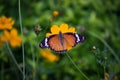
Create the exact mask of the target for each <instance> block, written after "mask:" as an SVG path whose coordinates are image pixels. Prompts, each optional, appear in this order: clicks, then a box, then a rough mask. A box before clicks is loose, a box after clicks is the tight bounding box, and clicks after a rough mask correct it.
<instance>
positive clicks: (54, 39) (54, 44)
mask: <svg viewBox="0 0 120 80" xmlns="http://www.w3.org/2000/svg"><path fill="white" fill-rule="evenodd" d="M48 44H49V46H50V48H51V49H52V50H54V51H55V52H63V51H66V50H67V47H66V41H65V39H64V38H63V45H62V44H61V41H60V37H59V35H53V36H51V37H50V39H49V40H48Z"/></svg>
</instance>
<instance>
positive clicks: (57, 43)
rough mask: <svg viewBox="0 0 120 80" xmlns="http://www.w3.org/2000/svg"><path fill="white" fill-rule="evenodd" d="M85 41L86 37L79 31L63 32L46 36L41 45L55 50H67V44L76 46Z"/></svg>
mask: <svg viewBox="0 0 120 80" xmlns="http://www.w3.org/2000/svg"><path fill="white" fill-rule="evenodd" d="M83 41H85V37H84V36H82V35H80V34H77V33H72V32H68V33H61V32H59V34H54V35H51V36H49V37H46V38H45V39H44V40H43V41H42V42H41V43H40V44H39V46H40V47H41V48H50V49H51V50H52V51H54V52H66V51H67V46H70V47H74V46H76V45H77V44H78V43H81V42H83Z"/></svg>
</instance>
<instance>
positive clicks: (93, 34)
mask: <svg viewBox="0 0 120 80" xmlns="http://www.w3.org/2000/svg"><path fill="white" fill-rule="evenodd" d="M88 33H89V34H90V35H92V36H93V37H96V38H97V39H99V40H100V41H101V42H102V43H103V44H104V45H105V46H106V47H107V48H108V49H109V51H110V52H111V53H112V55H113V56H114V57H115V59H116V61H118V63H120V59H119V57H118V56H117V55H116V53H115V51H114V50H113V49H112V48H111V47H110V46H109V45H108V44H107V43H106V41H105V40H103V39H102V38H101V37H100V36H98V35H96V34H95V33H93V32H90V31H89V32H88Z"/></svg>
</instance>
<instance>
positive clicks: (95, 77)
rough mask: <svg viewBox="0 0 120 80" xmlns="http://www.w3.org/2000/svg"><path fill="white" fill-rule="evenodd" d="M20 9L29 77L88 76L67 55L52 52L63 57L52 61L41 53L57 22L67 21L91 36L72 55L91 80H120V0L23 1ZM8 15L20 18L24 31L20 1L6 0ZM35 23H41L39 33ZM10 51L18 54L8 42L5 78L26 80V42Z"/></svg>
mask: <svg viewBox="0 0 120 80" xmlns="http://www.w3.org/2000/svg"><path fill="white" fill-rule="evenodd" d="M20 10H21V17H22V26H23V39H22V40H23V41H24V52H25V58H24V59H25V74H26V75H25V76H26V80H86V78H85V77H84V76H82V75H81V73H80V72H79V71H78V70H77V69H76V68H75V66H74V65H73V64H72V63H71V61H70V60H69V58H68V57H67V56H66V55H65V54H58V53H54V52H52V53H53V55H55V56H58V57H59V60H58V61H52V62H50V61H49V59H47V58H44V57H43V56H42V55H41V50H42V49H40V48H39V46H38V45H39V43H40V42H41V41H42V40H43V39H44V38H45V34H46V33H47V32H50V28H51V26H52V25H53V24H56V25H61V24H62V23H67V24H68V25H69V26H74V27H75V28H76V31H77V33H79V34H82V35H84V36H85V37H86V41H85V42H84V43H82V44H80V45H78V46H76V47H74V48H73V49H72V50H70V51H68V54H69V55H70V56H71V57H72V60H73V62H74V63H75V64H76V65H77V66H78V67H79V69H80V70H81V71H82V72H83V73H84V74H85V75H86V76H87V77H88V79H89V80H120V59H119V58H120V36H119V34H120V0H21V6H20ZM54 11H57V12H58V13H59V14H58V15H57V16H56V17H54V15H53V12H54ZM3 15H4V16H6V17H11V18H12V19H13V20H14V21H15V24H14V26H13V27H14V28H16V29H17V30H18V32H19V35H21V30H20V29H21V28H20V21H19V18H20V16H19V5H18V0H0V17H1V16H3ZM35 25H40V26H41V29H42V30H41V31H40V33H39V35H36V34H35V32H34V27H35ZM0 31H1V32H0V34H1V33H2V30H0ZM10 49H11V51H12V55H13V57H14V58H13V57H12V55H11V52H10V50H9V49H7V48H6V45H5V44H4V45H3V46H2V47H0V80H13V79H14V80H22V79H23V75H22V73H21V72H20V70H19V69H18V66H19V67H20V69H22V68H23V65H22V63H23V61H22V60H23V55H22V53H23V52H22V46H20V47H16V48H12V47H10ZM14 59H15V60H14ZM15 61H16V62H17V63H18V65H16V64H15Z"/></svg>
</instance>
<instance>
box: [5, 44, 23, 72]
mask: <svg viewBox="0 0 120 80" xmlns="http://www.w3.org/2000/svg"><path fill="white" fill-rule="evenodd" d="M6 46H7V49H8V51H9V53H10V56H11V58H12V60H13V62H14V63H15V65H16V66H17V68H18V69H19V71H20V72H21V73H22V70H21V68H20V67H19V65H18V63H17V61H16V59H15V57H14V55H13V52H12V50H11V48H10V47H9V44H8V42H6ZM22 74H23V73H22Z"/></svg>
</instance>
